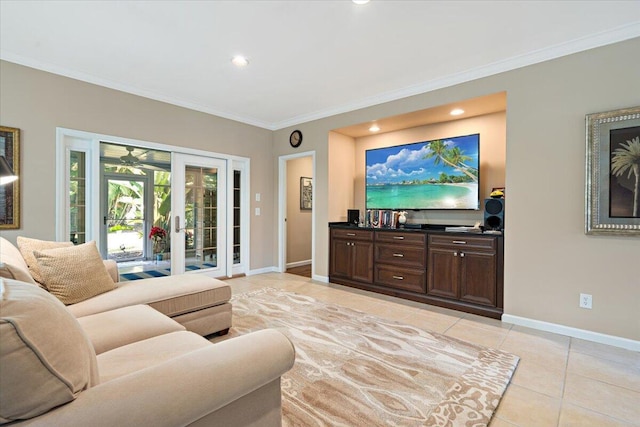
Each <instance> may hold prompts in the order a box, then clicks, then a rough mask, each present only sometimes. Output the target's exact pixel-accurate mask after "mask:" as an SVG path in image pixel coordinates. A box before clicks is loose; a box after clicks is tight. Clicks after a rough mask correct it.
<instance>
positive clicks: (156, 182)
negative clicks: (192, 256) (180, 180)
mask: <svg viewBox="0 0 640 427" xmlns="http://www.w3.org/2000/svg"><path fill="white" fill-rule="evenodd" d="M170 223H171V172H169V171H155V172H153V227H160V228H162V229H163V230H165V231H166V232H167V237H166V238H165V239H164V240H163V242H162V246H163V247H162V248H161V249H162V259H163V260H165V261H168V260H170V259H171V239H170V238H169V235H170V234H171V233H170V230H171V224H170Z"/></svg>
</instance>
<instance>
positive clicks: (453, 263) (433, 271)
mask: <svg viewBox="0 0 640 427" xmlns="http://www.w3.org/2000/svg"><path fill="white" fill-rule="evenodd" d="M428 258H429V262H428V264H429V265H428V266H427V272H428V273H429V279H428V289H427V293H428V294H429V295H434V296H439V297H446V298H455V299H458V298H459V297H460V296H459V289H458V282H459V276H458V274H459V271H458V259H459V257H458V251H457V250H454V249H448V248H438V247H432V248H429V256H428Z"/></svg>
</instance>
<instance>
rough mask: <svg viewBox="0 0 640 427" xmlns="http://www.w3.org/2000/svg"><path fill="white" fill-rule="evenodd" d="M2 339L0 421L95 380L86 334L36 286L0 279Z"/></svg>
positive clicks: (23, 415) (67, 396) (69, 396)
mask: <svg viewBox="0 0 640 427" xmlns="http://www.w3.org/2000/svg"><path fill="white" fill-rule="evenodd" d="M0 343H1V344H0V424H4V423H7V422H11V421H15V420H24V419H28V418H32V417H37V416H38V415H40V414H43V413H45V412H47V411H49V410H50V409H52V408H55V407H56V406H59V405H62V404H65V403H67V402H70V401H72V400H73V399H75V398H76V396H77V395H78V394H79V393H81V392H82V391H83V390H86V389H88V388H89V387H92V386H94V385H97V384H98V380H99V376H98V365H97V360H96V354H95V351H94V350H93V346H92V345H91V343H90V342H89V339H88V338H87V335H86V334H85V333H84V331H83V330H82V328H81V327H80V324H79V323H78V321H77V320H76V318H75V317H73V315H72V314H71V313H70V312H69V311H68V310H67V309H66V308H65V307H64V306H63V305H62V304H61V303H60V301H58V300H57V299H56V298H55V297H53V296H52V295H50V294H49V293H48V292H47V291H45V290H43V289H40V288H38V287H37V286H34V285H32V284H27V283H24V282H18V281H16V280H4V281H3V282H2V286H0ZM44 423H45V424H46V421H44Z"/></svg>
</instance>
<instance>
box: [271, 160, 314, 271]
mask: <svg viewBox="0 0 640 427" xmlns="http://www.w3.org/2000/svg"><path fill="white" fill-rule="evenodd" d="M301 157H311V163H312V168H313V169H312V171H313V172H312V178H313V186H312V187H311V200H313V208H312V209H311V277H312V278H313V272H314V265H315V260H316V207H315V203H316V183H315V178H316V152H315V151H305V152H303V153H296V154H288V155H285V156H280V157H278V247H279V250H278V272H280V273H284V272H285V271H286V270H287V161H288V160H293V159H298V158H301Z"/></svg>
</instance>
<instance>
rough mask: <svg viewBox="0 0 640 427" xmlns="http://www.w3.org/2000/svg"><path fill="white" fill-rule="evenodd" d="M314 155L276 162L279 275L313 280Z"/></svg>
mask: <svg viewBox="0 0 640 427" xmlns="http://www.w3.org/2000/svg"><path fill="white" fill-rule="evenodd" d="M314 179H315V152H305V153H300V154H294V155H288V156H281V157H280V159H279V223H280V232H279V243H280V257H279V258H280V259H279V271H281V272H285V271H286V272H291V273H293V274H300V275H303V276H306V277H313V260H314V252H315V248H314V242H315V210H314V209H313V200H314V194H315V182H314Z"/></svg>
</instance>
